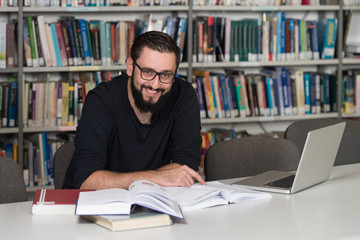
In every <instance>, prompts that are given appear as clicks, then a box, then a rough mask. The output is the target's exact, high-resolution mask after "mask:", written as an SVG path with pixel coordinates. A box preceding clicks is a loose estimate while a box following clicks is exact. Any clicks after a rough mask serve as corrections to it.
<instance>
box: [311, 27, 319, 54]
mask: <svg viewBox="0 0 360 240" xmlns="http://www.w3.org/2000/svg"><path fill="white" fill-rule="evenodd" d="M311 26H312V31H311V35H310V37H311V50H312V54H313V59H314V60H319V59H320V53H319V42H318V28H317V23H316V21H312V22H311Z"/></svg>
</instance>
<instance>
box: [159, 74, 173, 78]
mask: <svg viewBox="0 0 360 240" xmlns="http://www.w3.org/2000/svg"><path fill="white" fill-rule="evenodd" d="M161 77H162V78H170V77H171V74H169V73H162V74H161Z"/></svg>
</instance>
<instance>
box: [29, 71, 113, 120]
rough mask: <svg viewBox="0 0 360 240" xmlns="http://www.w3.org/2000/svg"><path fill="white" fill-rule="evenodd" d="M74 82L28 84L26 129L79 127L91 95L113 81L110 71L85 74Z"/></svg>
mask: <svg viewBox="0 0 360 240" xmlns="http://www.w3.org/2000/svg"><path fill="white" fill-rule="evenodd" d="M72 76H73V77H71V78H70V80H63V81H46V82H40V81H38V82H28V81H26V82H25V87H24V105H23V106H24V108H23V126H24V127H54V126H77V124H78V121H79V119H80V117H81V111H82V106H83V104H84V102H85V97H86V95H87V93H88V92H89V91H90V90H91V89H93V88H94V87H96V86H97V85H98V84H99V83H101V82H105V81H110V80H111V79H112V77H113V75H111V73H110V72H81V73H74V74H72Z"/></svg>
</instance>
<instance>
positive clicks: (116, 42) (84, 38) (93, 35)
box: [24, 14, 187, 67]
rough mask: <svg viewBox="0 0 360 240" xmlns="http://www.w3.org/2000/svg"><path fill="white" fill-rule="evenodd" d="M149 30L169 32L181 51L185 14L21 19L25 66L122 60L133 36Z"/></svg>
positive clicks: (124, 61)
mask: <svg viewBox="0 0 360 240" xmlns="http://www.w3.org/2000/svg"><path fill="white" fill-rule="evenodd" d="M150 30H159V31H165V32H166V33H168V34H169V35H171V36H172V37H173V38H174V40H175V41H176V43H177V45H178V46H179V47H180V49H181V50H182V52H183V49H184V44H185V36H186V31H187V18H180V17H168V18H167V19H166V20H165V21H163V20H162V19H158V20H154V19H152V14H149V16H148V18H147V19H146V20H140V19H137V20H135V21H118V22H105V21H102V20H93V21H87V20H85V19H75V18H73V17H68V18H64V19H60V20H59V21H58V22H53V23H45V19H44V16H43V15H40V16H37V17H32V16H28V17H27V18H26V19H24V56H25V64H26V66H28V67H39V66H48V67H49V66H53V67H55V66H82V65H86V66H93V65H119V64H125V63H126V59H127V57H128V56H129V51H130V47H131V44H132V42H133V39H134V38H135V37H137V36H138V35H140V34H142V33H143V32H146V31H150Z"/></svg>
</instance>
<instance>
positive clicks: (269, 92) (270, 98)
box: [265, 76, 275, 116]
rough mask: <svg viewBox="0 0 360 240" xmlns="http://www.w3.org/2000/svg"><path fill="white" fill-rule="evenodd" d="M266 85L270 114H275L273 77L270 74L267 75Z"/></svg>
mask: <svg viewBox="0 0 360 240" xmlns="http://www.w3.org/2000/svg"><path fill="white" fill-rule="evenodd" d="M265 87H266V97H267V98H266V100H267V104H268V108H269V112H270V115H271V116H273V115H274V112H275V111H274V109H275V106H274V105H275V102H274V99H273V92H274V91H273V87H274V86H273V79H272V78H271V77H269V76H266V77H265Z"/></svg>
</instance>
